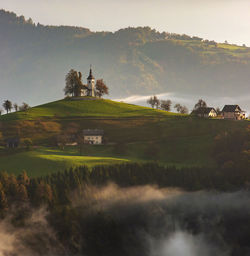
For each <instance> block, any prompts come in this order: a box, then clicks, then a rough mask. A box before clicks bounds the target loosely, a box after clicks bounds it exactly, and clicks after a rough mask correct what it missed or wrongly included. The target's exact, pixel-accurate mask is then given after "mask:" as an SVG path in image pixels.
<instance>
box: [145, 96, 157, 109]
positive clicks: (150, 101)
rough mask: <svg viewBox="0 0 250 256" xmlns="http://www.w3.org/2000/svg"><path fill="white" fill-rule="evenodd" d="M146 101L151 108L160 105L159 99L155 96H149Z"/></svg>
mask: <svg viewBox="0 0 250 256" xmlns="http://www.w3.org/2000/svg"><path fill="white" fill-rule="evenodd" d="M147 103H148V104H149V105H151V107H152V108H159V106H160V101H159V99H158V98H157V96H151V97H150V98H149V99H148V100H147Z"/></svg>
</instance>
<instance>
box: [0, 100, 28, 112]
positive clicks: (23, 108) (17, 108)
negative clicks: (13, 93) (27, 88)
mask: <svg viewBox="0 0 250 256" xmlns="http://www.w3.org/2000/svg"><path fill="white" fill-rule="evenodd" d="M2 106H3V108H4V110H5V111H6V113H7V114H8V113H9V112H11V111H12V110H15V111H16V112H17V111H26V110H27V109H29V108H30V106H29V104H27V103H25V102H23V103H22V105H18V104H17V103H14V104H13V103H12V102H11V101H10V100H5V101H4V102H3V105H2ZM2 113H3V110H2V109H0V115H1V114H2Z"/></svg>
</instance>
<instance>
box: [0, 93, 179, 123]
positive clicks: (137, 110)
mask: <svg viewBox="0 0 250 256" xmlns="http://www.w3.org/2000/svg"><path fill="white" fill-rule="evenodd" d="M166 115H175V116H176V115H177V114H174V113H169V112H166V111H161V110H154V109H152V108H148V107H141V106H136V105H132V104H127V103H121V102H115V101H112V100H104V99H98V98H91V97H89V98H88V97H86V98H79V99H64V100H59V101H55V102H51V103H47V104H44V105H40V106H37V107H34V108H30V109H28V110H27V111H18V112H14V113H10V114H8V115H4V116H1V117H0V120H2V121H5V120H36V119H40V118H42V119H45V118H46V119H47V118H49V119H71V118H87V117H97V118H100V119H101V118H107V117H112V118H130V117H144V118H145V117H160V116H166Z"/></svg>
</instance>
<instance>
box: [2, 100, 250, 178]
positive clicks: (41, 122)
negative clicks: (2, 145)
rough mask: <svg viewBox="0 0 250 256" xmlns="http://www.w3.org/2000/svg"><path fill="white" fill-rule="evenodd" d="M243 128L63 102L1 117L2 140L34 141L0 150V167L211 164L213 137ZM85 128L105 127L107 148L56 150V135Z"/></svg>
mask: <svg viewBox="0 0 250 256" xmlns="http://www.w3.org/2000/svg"><path fill="white" fill-rule="evenodd" d="M247 125H248V122H247V121H246V122H244V121H243V122H235V121H225V120H218V119H198V118H194V117H191V116H188V115H180V114H175V113H170V112H166V111H161V110H154V109H151V108H147V107H141V106H135V105H131V104H126V103H121V102H114V101H111V100H104V99H96V100H93V99H91V98H85V99H81V100H71V99H64V100H60V101H55V102H51V103H48V104H44V105H41V106H37V107H34V108H31V109H29V110H27V111H26V112H15V113H10V114H8V115H3V116H1V117H0V131H1V134H2V136H3V138H8V137H11V136H15V135H16V134H19V136H20V137H21V138H30V139H31V140H32V141H33V149H32V150H31V151H24V152H23V151H22V152H8V153H6V152H2V153H1V154H2V155H1V156H0V169H2V170H3V169H5V170H7V171H9V172H15V173H18V172H20V171H22V170H23V169H25V170H27V171H28V172H29V174H30V175H31V176H39V175H45V174H48V173H51V172H56V171H60V170H63V169H65V168H69V167H70V166H77V165H83V164H87V165H89V166H93V165H97V164H102V163H106V164H111V163H119V162H123V161H142V162H144V161H158V162H159V163H162V164H164V165H176V166H184V165H185V166H214V165H215V162H214V160H213V158H212V157H211V152H212V150H213V141H214V137H215V136H216V135H218V134H219V133H221V132H225V131H228V130H238V129H244V128H245V127H246V126H247ZM87 128H92V129H95V128H101V129H104V132H105V140H106V142H107V144H105V145H97V146H88V145H85V146H84V148H83V153H82V155H80V153H79V150H78V147H66V148H65V149H64V150H62V149H58V147H57V146H56V145H57V137H58V136H59V135H60V134H62V133H65V132H66V133H68V134H75V133H80V132H81V130H82V129H87Z"/></svg>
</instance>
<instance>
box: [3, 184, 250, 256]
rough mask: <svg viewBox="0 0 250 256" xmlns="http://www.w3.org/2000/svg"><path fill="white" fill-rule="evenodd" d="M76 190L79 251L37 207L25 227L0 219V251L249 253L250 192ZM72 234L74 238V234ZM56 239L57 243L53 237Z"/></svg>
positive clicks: (169, 255) (183, 255) (163, 255)
mask: <svg viewBox="0 0 250 256" xmlns="http://www.w3.org/2000/svg"><path fill="white" fill-rule="evenodd" d="M76 194H77V193H75V194H72V198H73V204H72V208H73V209H74V211H77V213H78V214H79V217H78V218H77V219H76V222H77V224H76V226H77V229H78V230H79V233H78V234H79V235H77V236H76V237H74V239H75V240H77V241H78V240H79V241H80V242H79V243H80V248H81V253H80V254H79V253H78V254H74V253H73V252H71V251H70V250H69V248H65V245H64V244H62V243H60V242H59V241H56V230H54V229H53V228H52V227H51V225H49V223H48V222H47V221H46V215H48V213H46V211H44V210H43V209H39V210H35V211H34V212H33V214H32V218H29V220H27V222H26V224H25V226H24V227H16V228H13V226H12V224H11V221H10V219H11V218H10V217H9V218H7V219H6V220H3V221H2V222H1V223H0V255H1V256H10V255H11V256H16V255H25V256H31V255H32V256H36V255H44V256H45V255H51V256H52V255H53V256H55V255H86V256H88V255H89V256H92V255H93V256H95V255H96V256H100V255H105V256H106V255H107V256H108V255H109V256H111V255H116V256H117V255H119V256H123V255H124V256H125V255H126V256H137V255H138V256H139V255H140V256H141V255H144V256H229V255H237V254H232V251H234V253H235V250H236V249H235V247H239V248H240V249H242V248H243V247H244V250H243V252H244V253H243V254H241V256H243V255H250V246H249V247H248V244H247V243H246V241H248V240H249V236H248V235H249V234H248V233H249V232H248V230H249V229H248V228H247V227H248V226H247V225H248V222H249V217H250V193H249V192H247V191H239V192H234V193H218V192H205V191H201V192H194V193H188V192H182V191H180V190H173V189H171V190H169V189H158V188H157V187H153V186H141V187H131V188H119V187H117V186H116V185H113V184H111V185H109V186H105V187H102V188H96V187H88V188H85V189H84V190H83V191H82V193H81V196H76ZM72 239H73V238H72ZM52 241H53V246H51V243H52Z"/></svg>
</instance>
